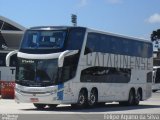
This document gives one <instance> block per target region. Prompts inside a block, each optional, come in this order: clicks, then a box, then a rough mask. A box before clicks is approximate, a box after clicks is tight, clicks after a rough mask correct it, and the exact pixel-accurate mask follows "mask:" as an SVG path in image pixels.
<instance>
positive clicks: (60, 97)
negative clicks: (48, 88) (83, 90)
mask: <svg viewBox="0 0 160 120" xmlns="http://www.w3.org/2000/svg"><path fill="white" fill-rule="evenodd" d="M63 91H64V84H59V85H58V92H57V99H58V100H63Z"/></svg>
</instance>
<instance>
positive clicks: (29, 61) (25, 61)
mask: <svg viewBox="0 0 160 120" xmlns="http://www.w3.org/2000/svg"><path fill="white" fill-rule="evenodd" d="M22 63H34V61H33V60H22Z"/></svg>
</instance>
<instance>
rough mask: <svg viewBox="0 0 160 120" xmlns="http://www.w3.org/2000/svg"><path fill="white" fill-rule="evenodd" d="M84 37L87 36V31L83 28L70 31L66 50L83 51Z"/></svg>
mask: <svg viewBox="0 0 160 120" xmlns="http://www.w3.org/2000/svg"><path fill="white" fill-rule="evenodd" d="M84 35H85V29H83V28H72V29H70V32H69V37H68V41H67V48H66V49H67V50H81V49H82V44H83V39H84Z"/></svg>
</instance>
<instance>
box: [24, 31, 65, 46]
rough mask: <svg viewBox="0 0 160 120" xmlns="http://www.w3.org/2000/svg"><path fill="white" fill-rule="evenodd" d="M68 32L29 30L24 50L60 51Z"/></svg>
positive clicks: (25, 38) (25, 36)
mask: <svg viewBox="0 0 160 120" xmlns="http://www.w3.org/2000/svg"><path fill="white" fill-rule="evenodd" d="M65 37H66V31H64V30H63V31H62V30H58V31H56V30H36V31H35V30H28V31H26V33H25V35H24V38H23V42H22V45H21V47H22V48H24V49H60V48H62V47H63V44H64V40H65Z"/></svg>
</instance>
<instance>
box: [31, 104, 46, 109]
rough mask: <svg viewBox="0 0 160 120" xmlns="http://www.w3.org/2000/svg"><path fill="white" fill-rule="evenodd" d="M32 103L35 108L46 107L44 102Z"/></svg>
mask: <svg viewBox="0 0 160 120" xmlns="http://www.w3.org/2000/svg"><path fill="white" fill-rule="evenodd" d="M33 105H34V106H35V107H36V108H37V109H44V108H45V107H46V104H37V103H33Z"/></svg>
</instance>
